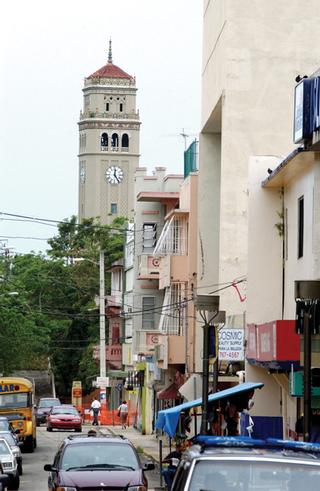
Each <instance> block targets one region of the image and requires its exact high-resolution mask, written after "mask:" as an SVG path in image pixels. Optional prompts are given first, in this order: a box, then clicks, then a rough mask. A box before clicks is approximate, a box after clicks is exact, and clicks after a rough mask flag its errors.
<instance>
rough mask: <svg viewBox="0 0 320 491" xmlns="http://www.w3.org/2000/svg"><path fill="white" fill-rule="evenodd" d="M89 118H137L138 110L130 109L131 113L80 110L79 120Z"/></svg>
mask: <svg viewBox="0 0 320 491" xmlns="http://www.w3.org/2000/svg"><path fill="white" fill-rule="evenodd" d="M91 118H103V119H134V120H138V119H139V111H132V112H131V113H111V112H99V111H89V110H87V111H80V121H82V120H83V119H91Z"/></svg>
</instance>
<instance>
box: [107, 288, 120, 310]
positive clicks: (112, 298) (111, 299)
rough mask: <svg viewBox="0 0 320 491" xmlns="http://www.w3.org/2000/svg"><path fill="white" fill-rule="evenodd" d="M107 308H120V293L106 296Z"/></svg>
mask: <svg viewBox="0 0 320 491" xmlns="http://www.w3.org/2000/svg"><path fill="white" fill-rule="evenodd" d="M106 300H107V307H119V308H121V306H122V292H114V293H113V294H112V295H107V296H106Z"/></svg>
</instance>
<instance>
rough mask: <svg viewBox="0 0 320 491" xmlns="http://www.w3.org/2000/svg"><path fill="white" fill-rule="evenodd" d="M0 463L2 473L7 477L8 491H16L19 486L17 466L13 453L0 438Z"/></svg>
mask: <svg viewBox="0 0 320 491" xmlns="http://www.w3.org/2000/svg"><path fill="white" fill-rule="evenodd" d="M0 461H1V463H2V468H3V471H4V472H5V473H6V474H7V475H8V477H9V484H8V489H12V490H16V489H19V486H20V477H19V471H18V464H17V460H16V458H15V456H14V455H13V452H12V450H11V448H10V446H9V444H8V443H7V441H6V440H5V439H4V438H0Z"/></svg>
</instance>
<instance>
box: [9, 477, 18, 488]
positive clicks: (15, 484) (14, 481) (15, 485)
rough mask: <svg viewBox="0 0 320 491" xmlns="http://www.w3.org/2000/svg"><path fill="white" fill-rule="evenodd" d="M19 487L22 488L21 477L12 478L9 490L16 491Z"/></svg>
mask: <svg viewBox="0 0 320 491" xmlns="http://www.w3.org/2000/svg"><path fill="white" fill-rule="evenodd" d="M19 486H20V477H19V475H17V476H14V477H12V478H11V479H10V483H9V486H8V489H9V490H12V491H16V490H17V489H19Z"/></svg>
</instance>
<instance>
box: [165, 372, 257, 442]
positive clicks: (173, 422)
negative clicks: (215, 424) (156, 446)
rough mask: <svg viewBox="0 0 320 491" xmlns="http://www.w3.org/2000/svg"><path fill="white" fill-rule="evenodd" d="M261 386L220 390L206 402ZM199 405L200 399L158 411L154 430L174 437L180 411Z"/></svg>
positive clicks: (238, 386) (245, 384) (245, 383)
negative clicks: (156, 429)
mask: <svg viewBox="0 0 320 491" xmlns="http://www.w3.org/2000/svg"><path fill="white" fill-rule="evenodd" d="M263 385H264V384H263V383H261V382H260V383H255V382H244V383H243V384H239V385H236V386H235V387H232V388H231V389H226V390H221V391H220V392H216V393H215V394H210V395H209V397H208V400H209V402H213V401H219V400H221V399H226V398H229V397H232V396H235V395H237V394H243V393H245V392H251V391H252V390H255V389H261V388H262V387H263ZM201 404H202V398H200V399H195V400H193V401H189V402H185V403H183V404H179V406H175V407H171V408H169V409H164V410H163V411H159V413H158V417H157V421H156V428H158V429H159V430H162V431H164V432H165V433H167V434H168V435H169V436H171V437H172V436H174V435H175V433H176V429H177V425H178V422H179V417H180V413H181V411H185V410H186V409H191V408H192V407H197V406H201Z"/></svg>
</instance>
